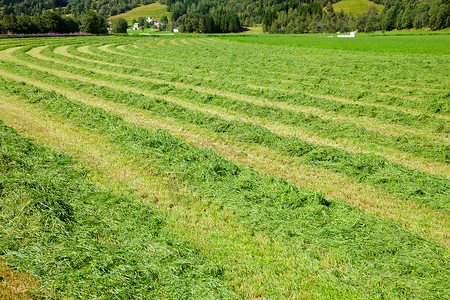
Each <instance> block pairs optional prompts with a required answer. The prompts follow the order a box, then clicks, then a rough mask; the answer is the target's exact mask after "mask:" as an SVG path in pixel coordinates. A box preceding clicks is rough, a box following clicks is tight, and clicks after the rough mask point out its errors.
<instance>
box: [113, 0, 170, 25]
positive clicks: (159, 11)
mask: <svg viewBox="0 0 450 300" xmlns="http://www.w3.org/2000/svg"><path fill="white" fill-rule="evenodd" d="M162 16H167V17H168V18H169V16H170V12H167V8H166V6H165V5H163V4H161V3H159V2H155V3H152V4H148V5H141V6H139V7H136V8H133V9H132V10H130V11H127V12H125V13H123V14H119V15H115V16H112V17H111V18H110V19H114V18H124V19H125V20H127V22H128V24H129V25H133V24H132V23H133V19H136V20H138V19H139V17H143V18H147V17H154V18H155V19H156V20H157V21H159V20H160V19H161V18H162Z"/></svg>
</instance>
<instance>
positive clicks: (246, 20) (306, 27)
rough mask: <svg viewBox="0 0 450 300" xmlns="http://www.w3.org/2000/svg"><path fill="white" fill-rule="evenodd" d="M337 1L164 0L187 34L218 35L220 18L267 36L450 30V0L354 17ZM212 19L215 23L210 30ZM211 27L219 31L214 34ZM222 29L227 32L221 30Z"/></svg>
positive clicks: (411, 0)
mask: <svg viewBox="0 0 450 300" xmlns="http://www.w3.org/2000/svg"><path fill="white" fill-rule="evenodd" d="M338 1H339V0H285V1H283V0H161V3H163V4H166V5H167V9H168V11H170V12H171V18H172V20H171V21H172V23H173V24H174V25H181V28H182V29H183V30H184V31H187V32H193V31H194V32H195V31H196V32H233V31H224V30H219V28H220V26H217V23H218V22H217V21H216V20H218V16H227V17H225V18H234V16H237V19H238V20H239V25H243V26H257V25H259V24H262V26H263V30H264V31H265V32H269V33H307V32H311V33H314V32H336V31H341V32H346V31H354V30H358V31H359V32H372V31H377V30H385V31H388V30H393V29H399V30H401V29H410V28H416V29H419V28H431V29H432V30H437V29H443V28H447V27H450V2H449V1H450V0H431V1H419V0H374V2H375V3H378V4H382V5H383V6H384V9H383V11H382V12H380V13H379V12H378V11H377V10H376V9H375V7H371V8H370V9H369V10H368V11H367V12H365V13H363V14H361V15H359V16H352V15H350V14H345V13H343V12H335V11H334V9H333V6H332V4H334V3H336V2H338ZM208 16H211V17H212V18H213V20H214V26H213V25H212V21H211V18H210V17H208ZM211 28H215V29H214V30H213V31H211ZM222 28H226V26H225V27H222Z"/></svg>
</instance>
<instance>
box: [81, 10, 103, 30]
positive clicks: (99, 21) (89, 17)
mask: <svg viewBox="0 0 450 300" xmlns="http://www.w3.org/2000/svg"><path fill="white" fill-rule="evenodd" d="M106 25H107V24H106V19H105V18H104V17H103V16H101V15H99V14H98V13H96V12H95V11H93V10H90V11H88V12H86V13H85V14H84V15H83V17H82V18H81V26H80V30H81V31H82V32H87V33H107V32H108V29H107V27H106Z"/></svg>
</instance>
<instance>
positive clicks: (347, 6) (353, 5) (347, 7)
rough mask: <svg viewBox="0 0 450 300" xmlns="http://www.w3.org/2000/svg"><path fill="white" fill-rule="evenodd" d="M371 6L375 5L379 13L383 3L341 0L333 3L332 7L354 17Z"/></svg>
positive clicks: (365, 0)
mask: <svg viewBox="0 0 450 300" xmlns="http://www.w3.org/2000/svg"><path fill="white" fill-rule="evenodd" d="M371 6H375V8H376V9H377V11H378V13H381V12H382V11H383V8H384V6H383V5H381V4H375V3H373V2H371V1H369V0H343V1H339V2H337V3H335V4H333V9H334V11H335V12H340V11H344V13H346V14H352V15H353V16H354V17H356V16H358V15H361V14H363V13H365V12H367V10H368V9H369V8H370V7H371Z"/></svg>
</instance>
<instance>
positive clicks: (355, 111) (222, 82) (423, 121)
mask: <svg viewBox="0 0 450 300" xmlns="http://www.w3.org/2000/svg"><path fill="white" fill-rule="evenodd" d="M75 48H76V47H69V48H68V50H69V53H71V54H73V55H77V56H80V57H86V58H88V57H89V58H90V59H94V57H92V56H89V55H87V54H86V53H82V52H77V51H75ZM92 50H93V51H95V50H94V48H93V49H92ZM97 51H98V50H97ZM44 53H45V54H46V55H50V56H51V55H52V54H51V52H50V51H45V52H44ZM97 54H99V55H100V54H101V55H102V57H103V58H104V59H105V60H106V61H111V62H112V61H114V62H115V63H117V62H119V61H120V58H118V55H114V54H111V53H107V52H102V51H99V52H98V53H97ZM58 58H61V57H60V56H59V57H58ZM66 59H67V58H66ZM95 59H96V60H98V59H99V58H98V57H95ZM205 60H206V59H205ZM206 61H207V60H206ZM146 62H147V63H148V64H149V65H150V66H151V65H153V66H154V68H155V72H148V71H147V72H145V71H143V70H142V65H146ZM121 63H122V64H123V65H124V67H125V66H127V69H128V70H127V71H126V72H127V73H129V68H130V66H133V65H135V66H134V67H135V68H136V69H137V70H132V71H133V74H136V75H138V76H152V77H156V78H159V79H163V80H170V81H182V82H184V83H188V84H192V85H202V86H206V87H210V88H214V89H220V90H224V91H229V92H234V93H239V94H242V95H250V96H255V97H262V98H265V99H270V100H273V101H279V102H286V103H291V104H295V105H301V106H310V107H316V108H320V109H323V110H325V111H329V112H335V113H340V114H344V115H352V116H355V117H361V116H365V117H370V118H376V119H378V120H380V121H383V122H388V123H393V124H398V125H403V126H408V127H411V128H419V127H420V128H421V130H423V129H425V130H428V131H430V132H443V133H449V132H450V125H449V122H448V121H445V120H442V119H439V118H436V117H434V116H430V115H427V114H422V115H419V116H417V115H415V114H411V113H407V112H404V111H398V110H392V109H389V108H385V107H382V106H373V105H361V104H358V103H345V102H341V101H338V100H336V99H333V98H332V97H327V96H319V95H335V96H342V95H339V94H338V93H336V92H335V90H336V87H334V86H333V85H329V84H328V83H327V79H325V80H323V79H321V80H319V81H316V82H312V83H310V85H313V86H315V87H317V86H319V87H320V88H321V89H322V90H320V91H312V92H313V93H316V94H318V95H316V96H314V95H311V92H304V90H305V87H306V86H308V81H305V80H302V81H301V82H298V83H283V82H275V84H274V82H273V81H271V80H267V78H266V77H264V76H260V74H259V75H258V76H256V75H250V76H249V75H248V74H251V73H247V72H242V69H243V68H242V67H240V68H239V70H240V71H241V72H240V73H237V74H233V72H236V70H234V69H233V70H229V69H227V72H226V73H224V72H223V71H222V72H217V73H212V74H211V73H210V72H199V71H200V70H199V68H198V67H195V66H191V67H185V68H183V67H181V66H180V64H182V62H181V63H177V65H176V68H174V67H173V65H174V64H173V62H172V63H170V62H169V63H167V64H164V63H160V62H158V63H155V61H154V60H151V59H147V60H146V59H142V61H140V63H139V65H140V66H139V65H138V64H137V63H136V62H133V61H132V60H130V59H129V57H126V58H124V60H123V61H122V62H121ZM210 63H211V62H210ZM105 67H106V68H109V66H105ZM180 68H182V70H183V72H182V74H189V73H192V70H194V71H195V76H192V75H189V76H186V75H184V76H182V75H180V76H174V75H172V76H169V75H165V74H161V73H159V72H158V71H160V70H166V71H170V72H173V73H174V74H181V72H180ZM204 68H205V69H208V68H207V67H204ZM147 69H148V68H147ZM111 70H113V71H116V72H124V70H120V68H119V69H117V68H115V69H114V68H112V69H111ZM247 76H249V77H248V78H247ZM230 78H231V80H230ZM255 83H257V84H258V85H260V86H264V87H267V88H266V89H260V88H254V87H252V86H253V85H255ZM249 85H250V86H249ZM283 85H284V87H282V88H281V90H280V86H283ZM271 86H274V89H271V88H270V87H271ZM372 89H373V88H372V87H371V88H370V89H369V90H366V91H363V92H358V93H359V94H358V95H355V96H354V97H353V98H354V99H356V101H357V100H358V99H359V98H361V97H363V96H364V97H365V96H367V97H368V98H370V99H373V98H374V97H373V95H368V93H370V91H371V90H372ZM352 90H353V89H352ZM352 90H346V93H351V92H352ZM427 96H428V97H427V99H428V100H427V101H424V100H423V99H418V100H412V99H409V98H406V99H402V101H404V102H405V103H404V105H403V106H406V107H415V108H417V107H420V105H422V104H424V103H428V102H429V103H430V105H433V106H435V107H434V108H433V109H431V110H439V109H441V108H440V107H441V106H442V105H444V106H445V105H448V101H445V99H446V98H445V97H447V98H448V95H447V96H445V95H444V96H442V98H441V99H434V98H433V97H438V96H435V95H434V96H433V97H431V98H430V96H429V95H427ZM374 102H375V103H377V101H376V100H374ZM386 103H390V104H391V105H392V104H394V103H395V104H396V105H398V103H399V100H398V99H392V98H391V99H390V100H388V101H386Z"/></svg>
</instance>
